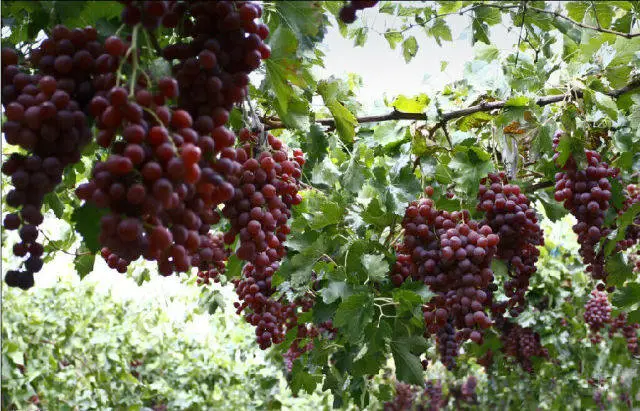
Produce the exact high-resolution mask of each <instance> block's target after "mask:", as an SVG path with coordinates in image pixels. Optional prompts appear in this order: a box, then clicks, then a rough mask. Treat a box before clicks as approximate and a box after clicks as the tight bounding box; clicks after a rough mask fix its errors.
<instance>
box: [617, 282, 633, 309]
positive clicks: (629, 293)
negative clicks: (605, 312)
mask: <svg viewBox="0 0 640 411" xmlns="http://www.w3.org/2000/svg"><path fill="white" fill-rule="evenodd" d="M611 302H612V303H613V304H614V305H615V306H616V307H618V308H630V307H632V306H633V305H635V304H638V303H640V284H638V283H631V284H627V285H625V286H624V287H621V288H618V289H617V290H616V292H615V294H614V295H613V298H612V299H611Z"/></svg>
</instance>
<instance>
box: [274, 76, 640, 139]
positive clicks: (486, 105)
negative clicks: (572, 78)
mask: <svg viewBox="0 0 640 411" xmlns="http://www.w3.org/2000/svg"><path fill="white" fill-rule="evenodd" d="M637 88H640V79H637V80H634V81H632V82H631V83H629V84H627V85H626V86H624V87H622V88H619V89H614V90H611V91H605V92H603V94H606V95H608V96H610V97H613V98H618V97H620V96H621V95H622V94H624V93H627V92H629V91H632V90H635V89H637ZM582 95H583V93H582V90H573V91H571V92H569V93H566V94H558V95H554V96H543V97H540V98H539V99H538V100H536V104H537V105H538V106H541V107H542V106H546V105H549V104H553V103H559V102H561V101H564V100H571V99H575V98H582ZM505 105H506V101H489V102H487V101H484V102H482V103H480V104H476V105H474V106H470V107H467V108H463V109H460V110H454V111H450V112H448V113H442V116H441V117H440V123H441V122H445V123H446V122H448V121H450V120H453V119H456V118H460V117H466V116H469V115H471V114H475V113H479V112H482V111H493V110H497V109H501V108H503V107H504V106H505ZM390 120H416V121H427V116H426V114H424V113H405V112H402V111H398V110H395V109H394V110H393V111H392V112H390V113H388V114H382V115H378V116H363V117H357V118H356V121H357V122H358V123H377V122H380V121H390ZM262 122H263V123H264V125H265V130H273V129H278V128H285V125H284V123H283V122H282V120H280V119H279V118H277V117H264V118H262ZM316 123H318V124H322V125H325V126H330V127H335V120H334V119H332V118H325V119H321V120H316ZM434 131H435V130H434Z"/></svg>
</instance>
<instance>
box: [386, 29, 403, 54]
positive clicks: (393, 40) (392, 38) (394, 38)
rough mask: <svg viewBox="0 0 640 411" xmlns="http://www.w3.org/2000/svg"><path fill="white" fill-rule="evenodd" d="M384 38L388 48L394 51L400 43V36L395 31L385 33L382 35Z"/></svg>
mask: <svg viewBox="0 0 640 411" xmlns="http://www.w3.org/2000/svg"><path fill="white" fill-rule="evenodd" d="M384 38H385V39H387V42H389V47H391V48H392V49H394V50H395V48H396V46H397V45H398V43H400V42H401V41H402V34H401V33H400V32H398V31H395V30H392V31H387V32H385V33H384Z"/></svg>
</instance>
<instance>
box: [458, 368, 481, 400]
mask: <svg viewBox="0 0 640 411" xmlns="http://www.w3.org/2000/svg"><path fill="white" fill-rule="evenodd" d="M477 386H478V379H477V378H476V377H474V376H473V375H471V376H469V378H467V380H466V381H465V382H463V383H462V386H461V387H460V399H461V400H462V401H463V402H467V403H476V402H477V401H478V398H477V394H476V388H477Z"/></svg>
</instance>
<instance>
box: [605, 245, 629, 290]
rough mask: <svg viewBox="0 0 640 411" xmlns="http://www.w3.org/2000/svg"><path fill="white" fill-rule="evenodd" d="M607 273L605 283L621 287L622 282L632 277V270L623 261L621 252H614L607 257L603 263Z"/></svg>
mask: <svg viewBox="0 0 640 411" xmlns="http://www.w3.org/2000/svg"><path fill="white" fill-rule="evenodd" d="M605 269H606V271H607V273H608V277H607V284H611V285H613V286H616V287H621V286H622V285H623V284H624V282H625V281H626V280H628V279H630V278H632V277H633V271H632V270H631V267H629V265H628V264H627V263H625V261H624V258H623V256H622V253H616V254H613V255H611V256H609V258H607V262H606V264H605Z"/></svg>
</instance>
